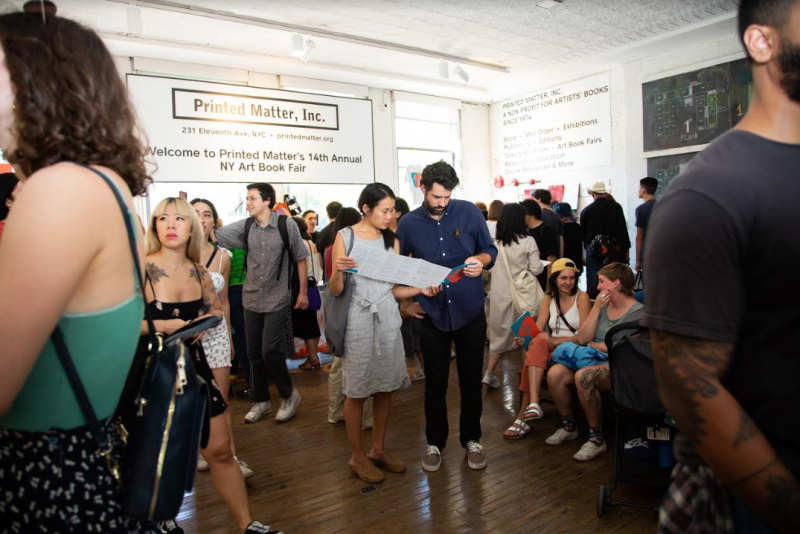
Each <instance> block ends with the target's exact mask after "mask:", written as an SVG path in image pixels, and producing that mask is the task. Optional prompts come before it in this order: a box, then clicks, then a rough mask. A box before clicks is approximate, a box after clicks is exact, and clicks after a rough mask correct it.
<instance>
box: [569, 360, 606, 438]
mask: <svg viewBox="0 0 800 534" xmlns="http://www.w3.org/2000/svg"><path fill="white" fill-rule="evenodd" d="M575 389H577V390H578V399H579V400H580V401H581V408H583V412H584V413H585V414H586V419H588V420H589V428H596V427H602V426H603V400H602V398H601V392H604V391H611V375H609V372H608V365H593V366H591V367H587V368H585V369H581V370H580V371H578V372H576V373H575Z"/></svg>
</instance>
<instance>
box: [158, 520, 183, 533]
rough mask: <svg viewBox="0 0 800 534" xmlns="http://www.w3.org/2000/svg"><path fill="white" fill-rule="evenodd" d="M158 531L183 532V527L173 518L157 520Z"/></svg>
mask: <svg viewBox="0 0 800 534" xmlns="http://www.w3.org/2000/svg"><path fill="white" fill-rule="evenodd" d="M158 531H159V532H161V533H162V534H167V533H169V534H183V529H182V528H181V527H179V526H178V523H176V522H175V521H174V520H173V519H170V520H169V521H159V522H158Z"/></svg>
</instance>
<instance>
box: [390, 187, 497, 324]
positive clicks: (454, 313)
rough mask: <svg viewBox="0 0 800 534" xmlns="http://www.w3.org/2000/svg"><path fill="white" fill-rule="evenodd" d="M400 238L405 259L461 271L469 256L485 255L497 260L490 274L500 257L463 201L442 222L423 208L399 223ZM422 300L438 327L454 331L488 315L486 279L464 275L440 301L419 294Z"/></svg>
mask: <svg viewBox="0 0 800 534" xmlns="http://www.w3.org/2000/svg"><path fill="white" fill-rule="evenodd" d="M397 236H398V237H399V238H400V254H402V255H404V256H408V255H409V254H410V255H411V256H412V257H414V258H420V259H422V260H426V261H429V262H431V263H436V264H438V265H442V266H444V267H450V268H452V267H458V266H459V265H462V264H463V263H465V260H466V259H467V258H469V257H470V256H475V255H477V254H481V253H486V254H489V256H491V258H492V261H491V263H490V264H489V265H487V266H486V267H484V268H485V269H490V268H491V267H492V265H494V260H495V258H496V257H497V248H496V247H495V246H494V242H493V241H492V237H491V236H490V235H489V229H488V228H487V226H486V220H485V219H484V218H483V214H482V213H481V211H480V210H479V209H478V207H477V206H476V205H475V204H472V203H471V202H466V201H464V200H456V199H453V200H451V201H450V203H449V204H448V206H447V210H446V211H445V212H444V215H442V218H441V220H439V221H437V220H436V219H434V218H433V217H431V216H430V215H429V214H428V212H427V211H425V208H424V207H423V206H420V207H419V208H417V209H415V210H414V211H412V212H410V213H407V214H406V215H404V216H403V218H402V219H400V224H399V225H398V226H397ZM417 300H418V301H419V303H420V304H421V305H422V308H423V309H424V310H425V312H426V313H427V314H428V316H429V317H430V318H431V320H432V321H433V324H434V326H435V327H436V328H438V329H439V330H442V331H444V332H452V331H454V330H458V329H460V328H463V327H464V326H466V325H468V324H469V323H470V322H471V321H472V320H473V319H475V317H477V316H478V313H480V312H481V310H483V300H484V295H483V279H482V278H481V277H480V276H478V277H474V278H471V277H468V276H464V277H463V278H462V279H461V280H459V281H458V282H456V283H454V284H450V285H449V286H444V289H443V290H442V291H441V292H440V293H439V294H438V295H436V296H435V297H433V298H428V297H426V296H424V295H420V296H419V297H417Z"/></svg>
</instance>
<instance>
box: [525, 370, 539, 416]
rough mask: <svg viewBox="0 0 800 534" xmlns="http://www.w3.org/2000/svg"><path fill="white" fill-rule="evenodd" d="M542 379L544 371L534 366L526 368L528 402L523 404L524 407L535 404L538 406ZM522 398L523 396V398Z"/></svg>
mask: <svg viewBox="0 0 800 534" xmlns="http://www.w3.org/2000/svg"><path fill="white" fill-rule="evenodd" d="M542 378H544V369H543V368H541V367H536V366H534V365H530V366H528V399H529V400H528V401H527V402H526V403H523V404H524V405H525V406H527V405H528V404H530V403H532V402H535V403H536V404H539V400H540V399H539V393H540V391H541V389H542ZM523 397H524V396H523Z"/></svg>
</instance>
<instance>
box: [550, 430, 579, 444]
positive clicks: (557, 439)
mask: <svg viewBox="0 0 800 534" xmlns="http://www.w3.org/2000/svg"><path fill="white" fill-rule="evenodd" d="M577 437H578V431H577V430H573V431H572V432H567V431H566V430H564V429H563V428H559V429H558V430H556V432H555V434H553V435H552V436H550V437H549V438H547V439H546V440H544V442H545V443H547V444H548V445H561V444H562V443H564V442H565V441H571V440H573V439H576V438H577Z"/></svg>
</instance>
